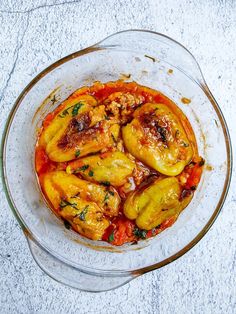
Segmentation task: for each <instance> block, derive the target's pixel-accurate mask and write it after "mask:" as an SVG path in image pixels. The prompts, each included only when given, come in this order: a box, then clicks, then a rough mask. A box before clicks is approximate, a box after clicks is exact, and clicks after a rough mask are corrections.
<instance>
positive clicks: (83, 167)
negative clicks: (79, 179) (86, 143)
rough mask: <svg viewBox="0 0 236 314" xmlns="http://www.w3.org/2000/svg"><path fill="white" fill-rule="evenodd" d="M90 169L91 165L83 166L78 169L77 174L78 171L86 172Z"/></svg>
mask: <svg viewBox="0 0 236 314" xmlns="http://www.w3.org/2000/svg"><path fill="white" fill-rule="evenodd" d="M88 167H89V165H83V166H82V167H79V168H77V169H76V172H77V171H85V170H87V169H88Z"/></svg>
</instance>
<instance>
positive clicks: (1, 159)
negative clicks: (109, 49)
mask: <svg viewBox="0 0 236 314" xmlns="http://www.w3.org/2000/svg"><path fill="white" fill-rule="evenodd" d="M125 32H145V33H151V34H156V35H159V36H162V37H165V38H168V39H169V40H171V41H173V42H175V43H176V44H178V45H180V46H181V47H182V48H183V49H184V50H185V51H187V52H188V53H189V54H190V55H191V56H192V58H193V59H194V60H195V62H196V65H197V67H198V69H199V71H200V73H201V75H202V71H201V68H200V66H199V64H198V63H197V61H196V59H195V58H194V56H193V55H192V54H191V52H190V51H188V50H187V49H186V48H185V47H184V46H183V45H182V44H180V43H179V42H177V41H175V40H174V39H172V38H170V37H168V36H166V35H163V34H161V33H157V32H153V31H148V30H140V29H130V30H125V31H120V32H117V33H114V34H112V35H110V36H108V37H106V38H105V39H103V40H102V41H100V42H98V43H97V44H95V45H93V46H91V47H88V48H85V49H83V50H80V51H77V52H74V53H72V54H70V55H68V56H66V57H63V58H61V59H60V60H58V61H56V62H55V63H53V64H51V65H50V66H49V67H47V68H46V69H44V70H43V71H42V72H40V73H39V74H38V75H37V76H36V77H35V78H34V79H33V80H32V81H31V82H30V83H29V84H28V85H27V86H26V87H25V88H24V89H23V91H22V92H21V94H20V95H19V97H18V98H17V100H16V101H15V103H14V105H13V108H12V110H11V111H10V114H9V116H8V119H7V123H6V125H5V128H4V132H3V136H2V141H1V152H0V163H1V165H0V171H1V173H0V175H1V178H2V182H3V187H4V192H5V195H6V197H7V201H8V203H9V206H10V208H11V209H12V211H13V213H14V215H15V217H16V219H17V221H18V222H19V224H20V226H21V228H22V229H23V232H24V233H25V235H26V236H27V237H30V238H31V240H33V241H34V242H35V243H36V244H37V245H39V246H40V247H41V248H42V249H43V250H45V252H47V253H49V254H53V255H54V257H55V258H57V259H59V260H60V261H61V262H62V263H65V264H66V265H70V266H71V267H75V268H76V269H78V270H79V271H84V272H87V273H89V274H93V275H95V276H101V275H105V276H129V275H130V274H132V275H140V274H143V273H146V272H149V271H152V270H155V269H158V268H161V267H163V266H165V265H167V264H169V263H171V262H173V261H175V260H176V259H178V258H179V257H181V256H182V255H183V254H185V253H186V252H188V251H189V250H190V249H191V248H193V247H194V246H195V245H196V244H197V243H198V242H199V241H200V240H201V239H202V237H203V236H204V235H205V234H206V233H207V231H208V230H209V229H210V227H211V226H212V224H213V223H214V221H215V220H216V218H217V216H218V215H219V213H220V210H221V208H222V206H223V204H224V201H225V199H226V197H227V194H228V190H229V186H230V181H231V175H232V146H231V139H230V135H229V131H228V127H227V124H226V121H225V118H224V116H223V113H222V111H221V109H220V107H219V105H218V104H217V102H216V100H215V99H214V97H213V95H212V94H211V92H210V90H209V88H208V86H207V84H206V82H205V80H204V77H203V75H202V82H203V83H200V82H198V84H199V83H200V84H199V85H200V86H201V87H202V89H203V91H204V93H205V94H206V95H207V96H208V98H210V101H211V104H212V106H213V108H214V110H215V111H216V113H217V115H218V117H219V120H220V122H221V126H222V129H223V132H224V137H225V143H226V151H227V160H226V161H227V174H226V179H225V183H224V189H223V191H222V193H221V198H220V200H219V203H218V206H217V207H216V209H215V211H214V213H213V214H212V216H211V218H210V219H209V221H208V222H207V224H206V225H205V227H204V228H203V229H202V231H201V232H200V233H199V234H198V235H197V236H196V237H195V238H194V239H193V240H192V241H191V242H190V243H189V244H188V245H186V246H185V247H184V248H183V249H181V250H180V251H179V252H177V253H176V254H174V255H172V256H171V257H169V258H168V259H165V260H163V261H162V262H159V263H157V264H153V265H151V266H147V267H144V268H140V269H137V270H133V271H132V270H131V271H128V270H124V271H119V270H112V271H111V270H100V269H92V268H86V267H84V266H80V265H73V263H72V262H71V261H68V260H66V259H65V258H63V257H61V256H59V255H58V254H57V253H56V252H52V251H51V250H50V249H48V248H47V247H46V246H44V245H43V243H41V241H40V240H39V239H37V238H36V237H35V236H34V235H33V234H32V233H31V231H30V230H29V229H28V228H27V226H26V224H25V223H24V221H23V219H22V218H21V217H20V215H19V213H18V211H17V208H16V207H15V206H14V202H13V199H12V197H11V193H10V190H9V187H8V182H7V178H6V169H5V160H6V144H7V139H8V134H9V130H10V127H11V123H12V120H13V118H14V116H15V113H16V111H17V109H18V107H19V106H20V104H21V102H22V100H23V98H24V97H25V95H26V94H27V93H28V92H29V91H30V90H31V88H32V87H33V86H34V85H35V84H36V83H37V82H38V81H39V80H40V79H41V78H43V77H44V76H45V75H46V74H48V73H49V72H50V71H52V70H53V69H55V68H56V67H58V66H59V65H61V64H63V63H66V62H67V61H69V60H71V59H73V58H76V57H79V56H82V55H84V54H87V53H90V52H94V51H97V50H102V49H105V48H106V47H105V46H104V47H103V46H102V45H101V44H102V43H103V42H104V41H105V40H106V39H108V38H110V37H113V36H115V35H118V34H121V33H125Z"/></svg>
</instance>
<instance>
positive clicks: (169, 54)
mask: <svg viewBox="0 0 236 314" xmlns="http://www.w3.org/2000/svg"><path fill="white" fill-rule="evenodd" d="M122 78H123V79H126V80H129V81H133V80H134V81H136V82H138V83H139V84H142V85H146V86H149V87H152V88H154V89H157V90H160V91H161V92H162V93H164V94H165V95H167V96H168V97H169V98H171V99H172V100H173V101H174V102H175V103H177V104H178V106H179V107H180V108H181V109H182V110H183V112H184V113H185V115H186V116H187V117H188V119H189V121H190V123H191V124H192V126H193V129H194V132H195V135H196V138H197V142H198V147H199V153H200V155H201V156H203V158H204V159H205V160H206V164H205V166H204V172H203V176H202V179H201V182H200V185H199V187H198V189H197V191H196V193H195V194H194V198H193V200H192V202H191V203H190V205H189V206H188V207H187V208H186V209H185V210H184V211H183V212H182V213H181V215H180V216H179V218H178V220H177V221H176V223H175V224H174V225H173V226H172V227H171V228H168V229H166V230H165V231H164V232H162V233H161V234H160V235H158V236H156V237H154V238H152V239H148V240H145V241H140V242H139V243H138V244H137V245H130V244H126V245H123V246H121V247H113V246H112V245H110V244H108V243H105V242H101V241H97V242H95V241H91V240H88V239H85V238H84V237H82V236H80V235H79V234H77V233H75V232H73V231H71V230H67V229H66V228H65V227H64V225H63V223H62V221H61V220H60V219H59V218H57V217H56V216H55V215H54V214H53V213H52V211H51V210H50V209H49V208H48V207H47V204H46V202H45V200H44V199H43V196H42V194H41V192H40V188H39V185H38V182H37V178H36V175H35V169H34V148H35V143H36V138H37V131H38V129H39V128H40V126H41V122H42V119H43V118H44V117H45V116H46V115H47V113H48V112H50V111H52V110H53V109H54V108H55V107H56V106H57V105H58V104H59V103H60V102H61V101H62V100H64V99H65V98H67V97H68V96H69V95H70V94H71V93H72V92H73V91H75V90H76V89H77V88H79V87H81V86H83V85H90V84H92V83H93V82H94V81H102V82H107V81H113V80H117V79H122ZM183 98H188V99H190V100H191V102H190V103H189V104H186V102H185V101H183ZM231 168H232V155H231V144H230V137H229V133H228V129H227V125H226V122H225V120H224V117H223V115H222V112H221V110H220V108H219V106H218V105H217V103H216V101H215V99H214V97H213V96H212V94H211V92H210V90H209V89H208V87H207V85H206V82H205V80H204V78H203V75H202V73H201V70H200V68H199V65H198V63H197V62H196V60H195V59H194V57H193V55H192V54H191V53H190V52H189V51H188V50H187V49H185V48H184V47H183V46H182V45H181V44H179V43H178V42H176V41H175V40H173V39H171V38H169V37H167V36H165V35H162V34H158V33H155V32H150V31H142V30H128V31H123V32H119V33H116V34H114V35H111V36H109V37H107V38H106V39H104V40H102V41H101V42H99V43H97V44H95V45H93V46H91V47H89V48H86V49H84V50H80V51H78V52H75V53H73V54H71V55H69V56H67V57H65V58H62V59H61V60H59V61H57V62H56V63H54V64H52V65H51V66H49V67H48V68H47V69H45V70H44V71H43V72H41V73H40V74H39V75H37V77H36V78H34V79H33V80H32V81H31V82H30V84H29V85H28V86H27V87H26V88H25V89H24V90H23V91H22V93H21V95H20V96H19V97H18V99H17V101H16V103H15V105H14V107H13V110H12V112H11V113H10V117H9V120H8V123H7V125H6V129H5V135H4V140H3V146H2V170H3V183H4V186H5V192H6V195H7V197H8V200H9V204H10V206H11V208H12V210H13V212H14V214H15V216H16V218H17V220H18V221H19V223H20V225H21V227H22V229H23V231H24V234H25V235H26V237H27V240H28V243H29V247H30V250H31V253H32V255H33V257H34V259H35V261H36V262H37V263H38V265H39V266H40V267H41V268H42V269H43V270H44V271H45V272H46V273H47V274H48V275H50V276H51V277H53V278H54V279H56V280H58V281H60V282H62V283H64V284H67V285H69V286H71V287H75V288H78V289H81V290H86V291H104V290H110V289H113V288H116V287H118V286H121V285H123V284H125V283H127V282H128V281H130V280H131V279H134V278H135V277H137V276H139V275H142V274H143V273H146V272H148V271H151V270H154V269H157V268H160V267H162V266H164V265H166V264H168V263H170V262H172V261H174V260H175V259H177V258H178V257H180V256H181V255H183V254H184V253H186V252H187V251H188V250H189V249H191V248H192V247H193V246H194V245H195V244H196V243H197V242H198V241H199V240H200V239H201V238H202V237H203V235H204V234H205V233H206V232H207V231H208V230H209V228H210V226H211V225H212V223H213V222H214V220H215V219H216V217H217V215H218V214H219V211H220V209H221V207H222V205H223V203H224V200H225V197H226V194H227V191H228V188H229V184H230V177H231Z"/></svg>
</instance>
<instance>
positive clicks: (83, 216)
mask: <svg viewBox="0 0 236 314" xmlns="http://www.w3.org/2000/svg"><path fill="white" fill-rule="evenodd" d="M88 208H89V205H86V206H85V207H84V209H83V210H82V212H81V213H80V214H79V215H78V216H79V219H80V220H82V221H85V215H86V214H87V212H88Z"/></svg>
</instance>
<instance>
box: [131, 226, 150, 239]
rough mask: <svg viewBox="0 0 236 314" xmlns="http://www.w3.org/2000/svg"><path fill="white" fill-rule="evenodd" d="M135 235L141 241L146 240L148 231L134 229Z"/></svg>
mask: <svg viewBox="0 0 236 314" xmlns="http://www.w3.org/2000/svg"><path fill="white" fill-rule="evenodd" d="M133 234H134V235H135V236H136V237H137V238H139V239H146V236H147V230H142V229H139V228H138V227H136V228H134V231H133Z"/></svg>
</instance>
